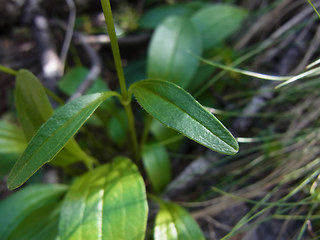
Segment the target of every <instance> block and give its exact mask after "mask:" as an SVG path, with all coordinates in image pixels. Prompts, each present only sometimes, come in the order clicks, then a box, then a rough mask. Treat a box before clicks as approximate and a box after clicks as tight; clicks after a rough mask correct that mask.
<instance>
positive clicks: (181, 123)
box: [131, 80, 239, 154]
mask: <svg viewBox="0 0 320 240" xmlns="http://www.w3.org/2000/svg"><path fill="white" fill-rule="evenodd" d="M131 89H132V92H133V93H134V95H135V97H136V99H137V100H138V102H139V103H140V105H141V106H142V107H143V108H144V109H145V110H146V111H147V112H148V113H149V114H150V115H151V116H153V117H154V118H156V119H158V120H159V121H160V122H162V123H163V124H164V125H166V126H168V127H170V128H173V129H175V130H177V131H178V132H181V133H182V134H183V135H185V136H186V137H188V138H190V139H192V140H194V141H196V142H198V143H200V144H202V145H204V146H206V147H208V148H210V149H211V150H214V151H217V152H220V153H224V154H235V153H237V151H238V149H239V146H238V143H237V141H236V140H235V139H234V137H233V136H232V135H231V133H230V132H229V131H228V130H227V129H226V128H225V127H224V126H223V125H222V123H221V122H220V121H219V120H218V119H217V118H216V117H215V116H213V115H212V114H211V113H209V112H208V111H207V110H206V109H204V108H203V107H202V106H201V104H200V103H198V102H197V101H196V100H195V99H194V98H193V97H192V96H191V95H190V94H189V93H187V92H186V91H185V90H183V89H182V88H181V87H179V86H177V85H175V84H173V83H170V82H167V81H162V80H144V81H140V82H136V83H134V84H133V85H132V86H131Z"/></svg>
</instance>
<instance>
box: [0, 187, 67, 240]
mask: <svg viewBox="0 0 320 240" xmlns="http://www.w3.org/2000/svg"><path fill="white" fill-rule="evenodd" d="M66 190H67V186H65V185H58V184H52V185H32V186H28V187H25V188H23V189H22V190H20V191H18V192H17V193H14V194H13V195H12V196H10V197H8V198H7V199H5V200H2V201H1V202H0V213H1V214H0V236H1V239H37V238H31V235H32V237H35V236H36V235H38V234H40V232H42V231H45V229H43V228H46V227H49V225H50V223H51V220H52V221H54V219H51V218H50V217H53V218H54V216H55V218H56V219H57V216H58V214H59V212H56V211H55V210H54V209H55V207H57V203H58V202H59V199H60V198H61V197H62V196H63V195H64V194H65V192H66ZM44 210H45V211H44ZM51 211H52V212H51ZM52 214H53V215H52ZM47 217H48V218H47ZM50 219H51V220H50ZM46 220H48V221H46ZM35 223H37V224H35ZM44 223H45V224H46V225H45V224H44ZM41 224H42V225H43V228H41V227H40V228H39V226H41ZM55 224H57V222H55ZM26 225H28V228H26ZM37 225H38V226H37ZM52 227H54V226H52ZM51 230H52V229H51ZM23 233H24V234H23ZM53 233H54V235H56V234H57V232H53ZM26 234H29V235H26ZM49 235H50V234H49ZM49 235H47V236H46V239H53V238H49ZM38 239H40V238H38Z"/></svg>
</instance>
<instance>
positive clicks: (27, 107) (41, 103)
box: [15, 69, 94, 167]
mask: <svg viewBox="0 0 320 240" xmlns="http://www.w3.org/2000/svg"><path fill="white" fill-rule="evenodd" d="M15 101H16V107H17V113H18V118H19V122H20V124H21V126H22V129H23V131H24V134H25V136H26V138H27V140H28V141H30V140H31V138H32V137H33V135H34V134H35V133H36V131H37V130H38V129H39V128H40V126H41V125H42V124H43V123H44V122H45V121H47V120H48V119H49V118H50V117H51V116H52V114H53V113H54V110H53V108H52V106H51V104H50V102H49V99H48V98H47V96H46V93H45V90H44V88H43V86H42V85H41V83H40V81H39V80H38V79H37V78H36V77H35V76H34V75H33V74H32V73H31V72H29V71H28V70H24V69H23V70H20V71H19V72H18V74H17V78H16V88H15ZM80 160H83V161H84V162H85V163H86V164H87V166H88V167H90V166H91V165H92V164H93V161H94V160H93V159H92V158H91V157H90V156H88V155H87V154H86V153H85V152H84V151H83V150H82V149H81V148H80V147H79V145H78V144H77V142H76V141H75V140H74V139H71V140H70V141H69V143H68V144H67V145H66V147H65V148H64V149H63V150H62V151H61V152H60V153H59V154H58V155H57V156H56V158H55V159H54V161H53V164H55V165H58V166H65V165H68V164H71V163H74V162H77V161H80Z"/></svg>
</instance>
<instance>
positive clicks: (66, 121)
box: [8, 92, 118, 189]
mask: <svg viewBox="0 0 320 240" xmlns="http://www.w3.org/2000/svg"><path fill="white" fill-rule="evenodd" d="M114 95H118V93H115V92H105V93H94V94H90V95H85V96H82V97H79V98H77V99H75V100H74V101H72V102H69V103H67V104H66V105H64V106H63V107H61V108H59V109H58V110H57V111H56V113H55V114H54V115H53V116H52V117H51V118H49V119H48V121H47V122H45V123H44V124H43V125H42V126H41V127H40V129H39V130H38V131H37V132H36V134H35V135H34V137H33V138H32V139H31V141H30V143H29V145H28V147H27V148H26V150H25V151H24V153H23V154H22V156H21V157H20V159H19V160H18V161H17V162H16V164H15V165H14V167H13V168H12V170H11V172H10V175H9V177H8V187H9V188H10V189H14V188H17V187H19V186H20V185H22V184H23V183H24V182H25V181H27V180H28V178H29V177H30V176H32V174H34V172H36V171H37V170H38V169H39V168H40V167H41V166H42V165H43V164H45V163H47V162H49V161H50V160H51V159H52V158H53V157H54V156H55V155H56V154H57V153H58V152H59V151H60V150H61V149H62V148H63V147H64V146H65V145H66V144H67V142H68V141H69V140H70V139H71V138H72V137H73V135H74V134H75V133H76V132H77V131H78V130H79V128H80V127H81V126H82V125H83V124H84V123H85V121H86V120H87V119H88V118H89V117H90V115H91V114H92V113H93V112H94V111H95V110H96V108H97V107H98V106H99V105H100V104H101V103H102V102H103V101H104V100H106V99H107V98H109V97H111V96H114Z"/></svg>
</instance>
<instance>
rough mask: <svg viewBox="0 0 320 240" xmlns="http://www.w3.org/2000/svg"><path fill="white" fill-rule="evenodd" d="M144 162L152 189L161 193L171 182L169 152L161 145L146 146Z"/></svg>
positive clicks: (144, 148) (143, 155)
mask: <svg viewBox="0 0 320 240" xmlns="http://www.w3.org/2000/svg"><path fill="white" fill-rule="evenodd" d="M142 161H143V166H144V168H145V170H146V172H147V175H148V178H149V179H150V181H151V185H152V188H153V189H154V191H155V192H156V193H160V192H161V191H162V190H163V189H164V188H165V187H166V186H167V184H168V183H169V182H170V180H171V166H170V159H169V155H168V153H167V150H166V149H165V148H164V147H163V146H161V145H149V146H144V147H143V151H142Z"/></svg>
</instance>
